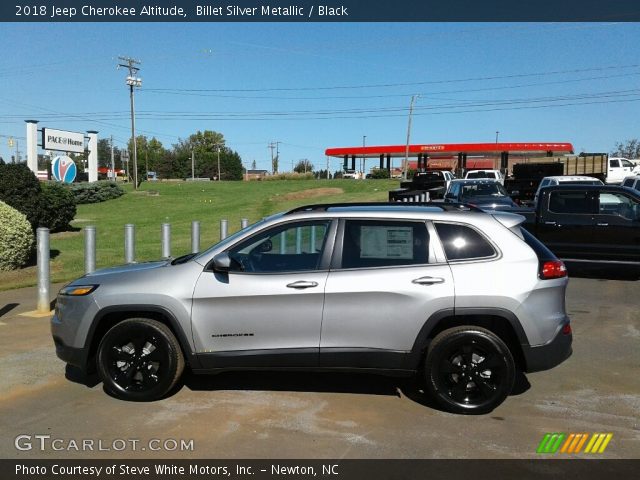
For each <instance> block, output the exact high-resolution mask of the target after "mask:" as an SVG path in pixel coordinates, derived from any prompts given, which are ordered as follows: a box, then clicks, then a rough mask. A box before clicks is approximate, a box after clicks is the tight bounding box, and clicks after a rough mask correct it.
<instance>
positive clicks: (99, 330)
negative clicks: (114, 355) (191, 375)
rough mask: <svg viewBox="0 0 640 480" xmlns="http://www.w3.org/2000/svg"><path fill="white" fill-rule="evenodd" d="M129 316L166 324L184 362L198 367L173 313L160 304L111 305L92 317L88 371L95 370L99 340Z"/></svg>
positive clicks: (87, 346) (87, 351)
mask: <svg viewBox="0 0 640 480" xmlns="http://www.w3.org/2000/svg"><path fill="white" fill-rule="evenodd" d="M129 318H150V319H152V320H156V321H158V322H160V323H163V324H164V325H166V326H167V327H168V328H169V330H171V333H173V334H174V335H175V337H176V339H177V340H178V343H179V344H180V348H181V349H182V353H183V355H184V358H185V361H186V364H187V365H188V366H189V367H191V368H200V364H199V363H198V358H197V356H196V355H195V354H194V353H193V351H192V349H191V344H190V343H189V340H188V338H187V335H186V334H185V332H184V330H183V329H182V328H181V326H180V324H179V322H178V320H177V318H176V317H175V315H174V314H173V313H172V312H171V311H170V310H169V309H167V308H165V307H163V306H161V305H113V306H109V307H105V308H102V309H101V310H99V311H98V313H97V314H96V316H95V317H94V319H93V322H92V324H91V327H90V328H89V334H88V335H87V341H86V344H85V351H86V360H85V364H86V366H87V370H88V371H95V369H96V366H95V359H96V354H97V352H98V345H99V344H100V340H101V339H102V337H103V336H104V334H105V333H107V331H108V330H109V329H110V328H111V327H113V326H114V325H116V324H118V323H120V322H122V321H123V320H127V319H129Z"/></svg>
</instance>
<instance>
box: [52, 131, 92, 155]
mask: <svg viewBox="0 0 640 480" xmlns="http://www.w3.org/2000/svg"><path fill="white" fill-rule="evenodd" d="M42 148H43V149H44V150H56V151H61V152H74V153H84V133H77V132H67V131H65V130H54V129H53V128H43V129H42Z"/></svg>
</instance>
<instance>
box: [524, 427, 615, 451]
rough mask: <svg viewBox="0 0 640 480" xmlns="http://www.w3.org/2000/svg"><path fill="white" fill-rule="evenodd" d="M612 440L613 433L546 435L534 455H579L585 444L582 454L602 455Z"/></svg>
mask: <svg viewBox="0 0 640 480" xmlns="http://www.w3.org/2000/svg"><path fill="white" fill-rule="evenodd" d="M590 435H591V438H589V436H590ZM612 438H613V433H594V434H589V433H569V434H567V433H555V432H553V433H546V434H545V435H544V437H542V441H541V442H540V444H539V445H538V448H537V450H536V453H551V454H553V453H558V452H559V453H568V454H571V453H580V452H581V451H582V447H583V446H584V445H585V443H586V444H587V445H586V447H585V449H584V453H590V454H594V453H603V452H604V451H605V450H606V448H607V446H608V445H609V442H610V441H611V439H612ZM587 440H588V442H587Z"/></svg>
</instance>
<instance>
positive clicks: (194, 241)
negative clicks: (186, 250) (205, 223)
mask: <svg viewBox="0 0 640 480" xmlns="http://www.w3.org/2000/svg"><path fill="white" fill-rule="evenodd" d="M199 251H200V222H198V221H196V220H194V221H192V222H191V253H198V252H199Z"/></svg>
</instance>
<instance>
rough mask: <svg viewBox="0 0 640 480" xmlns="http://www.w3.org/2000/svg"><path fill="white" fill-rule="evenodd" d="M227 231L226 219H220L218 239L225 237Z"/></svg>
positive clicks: (227, 223)
mask: <svg viewBox="0 0 640 480" xmlns="http://www.w3.org/2000/svg"><path fill="white" fill-rule="evenodd" d="M228 233H229V222H227V221H226V220H220V240H224V239H225V238H227V235H228Z"/></svg>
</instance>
